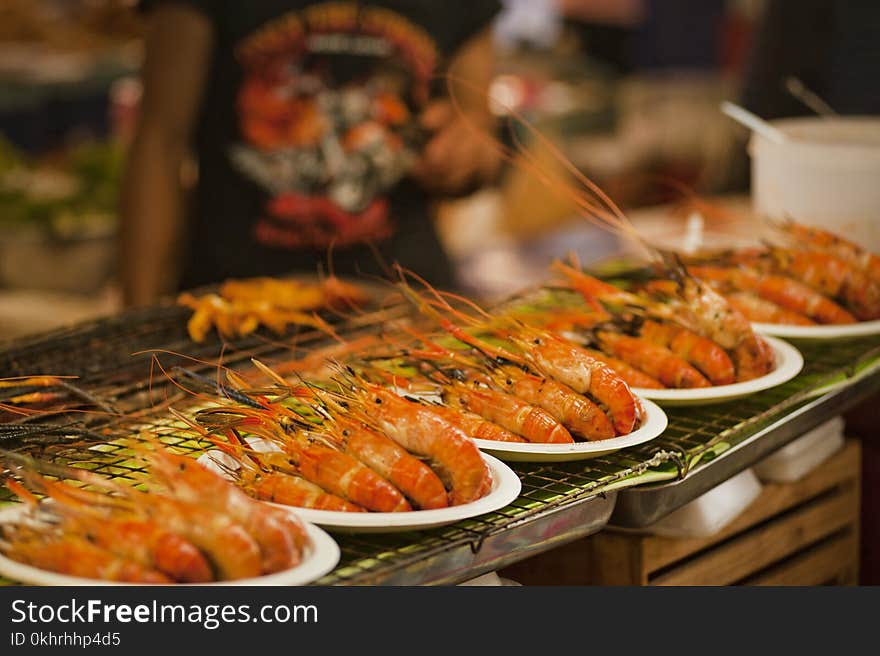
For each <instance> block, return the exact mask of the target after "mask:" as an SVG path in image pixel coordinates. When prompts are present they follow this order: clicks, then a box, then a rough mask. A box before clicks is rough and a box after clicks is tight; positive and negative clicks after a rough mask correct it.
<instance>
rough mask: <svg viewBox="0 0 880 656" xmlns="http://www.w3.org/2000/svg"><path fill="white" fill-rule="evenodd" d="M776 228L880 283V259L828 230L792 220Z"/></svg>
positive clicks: (777, 224) (799, 242)
mask: <svg viewBox="0 0 880 656" xmlns="http://www.w3.org/2000/svg"><path fill="white" fill-rule="evenodd" d="M775 227H776V228H777V229H778V230H780V231H782V232H783V233H785V234H787V235H788V236H789V237H791V238H792V240H794V241H795V242H796V243H798V244H801V245H803V246H807V247H809V248H814V249H817V250H819V251H822V252H825V253H829V254H831V255H834V256H836V257H839V258H840V259H842V260H845V261H847V262H849V263H850V264H852V265H854V266H856V267H858V268H859V269H861V270H862V271H865V272H866V273H867V274H868V275H869V276H870V277H871V279H872V280H873V281H874V282H875V283H876V282H880V257H878V256H876V255H874V254H873V253H871V252H869V251H866V250H865V249H864V248H862V247H861V246H857V245H856V244H854V243H852V242H851V241H847V240H846V239H844V238H843V237H839V236H837V235H835V234H833V233H830V232H828V231H827V230H822V229H821V228H816V227H813V226H806V225H803V224H801V223H797V222H795V221H792V220H787V221H781V222H777V223H776V224H775Z"/></svg>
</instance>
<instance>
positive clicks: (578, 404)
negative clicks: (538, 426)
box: [498, 367, 615, 440]
mask: <svg viewBox="0 0 880 656" xmlns="http://www.w3.org/2000/svg"><path fill="white" fill-rule="evenodd" d="M502 374H503V375H501V376H499V377H498V380H499V381H500V382H501V383H502V384H504V385H506V386H507V387H508V389H510V391H511V393H512V394H513V395H515V396H518V397H519V398H521V399H523V400H524V401H527V402H529V403H532V404H534V405H536V406H538V407H541V408H543V409H544V410H546V411H547V412H549V413H550V414H551V415H552V416H554V417H555V418H556V419H557V420H559V422H560V423H561V424H562V425H563V426H565V427H566V428H567V429H568V430H569V431H571V432H572V433H574V434H575V435H579V436H580V437H582V438H584V439H586V440H604V439H608V438H610V437H614V435H615V431H614V425H613V424H612V423H611V420H610V419H609V418H608V415H606V414H605V412H604V411H603V410H602V408H600V407H599V406H598V405H596V404H595V403H593V402H592V401H591V400H590V399H588V398H587V397H585V396H584V395H583V394H578V393H577V392H575V391H574V390H573V389H571V388H570V387H568V386H566V385H563V384H562V383H559V382H556V381H555V380H552V379H549V378H540V377H538V376H532V375H530V374H526V373H524V372H522V371H520V370H518V369H515V368H513V367H508V368H507V369H506V370H505V371H504V372H502Z"/></svg>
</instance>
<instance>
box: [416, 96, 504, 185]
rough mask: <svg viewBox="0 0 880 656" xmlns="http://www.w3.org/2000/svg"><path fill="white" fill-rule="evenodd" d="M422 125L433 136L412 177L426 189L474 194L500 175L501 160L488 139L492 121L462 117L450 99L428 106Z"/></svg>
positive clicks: (480, 117) (423, 150)
mask: <svg viewBox="0 0 880 656" xmlns="http://www.w3.org/2000/svg"><path fill="white" fill-rule="evenodd" d="M419 124H420V125H421V127H422V128H424V129H425V130H427V131H428V132H429V133H430V134H431V136H430V137H429V138H428V141H427V143H426V144H425V146H424V148H423V149H422V153H421V157H420V158H419V160H418V161H417V162H416V164H415V165H414V167H413V169H412V177H413V178H414V179H415V180H417V181H418V182H419V184H421V185H422V187H424V188H425V189H426V190H428V191H430V192H432V193H436V194H447V195H456V194H462V193H467V192H470V191H473V190H474V189H476V188H477V187H479V186H480V185H483V184H485V183H487V182H489V181H491V180H492V179H494V177H495V176H496V175H497V173H498V170H499V169H500V167H501V157H500V155H499V153H498V149H497V148H494V147H493V146H492V144H491V143H490V141H489V137H488V136H487V137H486V138H483V137H481V136H480V135H479V134H478V133H476V132H475V130H479V131H481V132H484V133H485V134H486V135H490V134H491V130H492V127H491V121H490V120H488V119H487V118H486V117H482V116H476V115H470V116H467V117H464V116H462V115H459V114H458V113H457V112H456V110H455V108H454V107H453V105H452V103H451V102H450V101H448V100H434V101H432V102H430V103H428V105H427V107H425V109H424V111H423V112H422V113H421V115H420V116H419Z"/></svg>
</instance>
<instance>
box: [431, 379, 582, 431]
mask: <svg viewBox="0 0 880 656" xmlns="http://www.w3.org/2000/svg"><path fill="white" fill-rule="evenodd" d="M444 396H445V397H446V399H447V402H448V403H451V404H452V405H454V406H456V407H458V406H461V407H463V408H465V409H466V410H468V411H470V412H473V413H474V414H478V415H480V416H481V417H484V418H485V419H487V420H489V421H491V422H494V423H496V424H498V425H499V426H501V427H502V428H506V429H507V430H509V431H511V432H513V433H516V434H517V435H520V436H522V437H524V438H525V439H526V440H528V441H529V442H539V443H548V444H564V443H570V442H574V438H572V436H571V433H569V432H568V430H567V429H566V428H565V427H564V426H563V425H562V424H561V423H559V421H558V420H557V419H556V418H555V417H554V416H553V415H551V414H550V413H548V412H547V411H546V410H544V409H543V408H540V407H538V406H535V405H532V404H530V403H527V402H526V401H524V400H522V399H521V398H520V397H518V396H514V395H513V394H507V393H505V392H500V391H498V390H494V389H490V388H489V387H485V386H482V385H468V384H465V383H462V382H458V381H456V382H453V383H452V384H451V385H449V386H448V387H447V388H446V389H445V391H444Z"/></svg>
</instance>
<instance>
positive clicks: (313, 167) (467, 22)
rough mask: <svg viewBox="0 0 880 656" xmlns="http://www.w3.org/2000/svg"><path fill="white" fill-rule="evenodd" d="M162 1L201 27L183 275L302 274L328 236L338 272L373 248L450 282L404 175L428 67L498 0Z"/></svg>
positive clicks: (368, 261) (416, 140)
mask: <svg viewBox="0 0 880 656" xmlns="http://www.w3.org/2000/svg"><path fill="white" fill-rule="evenodd" d="M165 1H171V2H178V3H180V4H186V5H189V6H192V7H195V8H197V9H198V10H200V11H201V12H203V13H204V14H205V15H206V16H207V17H208V18H209V19H210V20H211V23H212V25H213V27H214V33H215V34H214V37H215V45H214V55H213V61H212V65H211V71H210V74H209V79H208V83H207V87H206V89H205V93H204V96H203V101H202V109H201V114H200V117H199V121H198V132H197V135H196V140H197V142H196V150H197V154H198V160H199V183H198V189H197V193H196V196H195V199H194V203H195V207H194V208H193V212H192V222H191V225H190V248H189V250H188V253H189V255H188V257H187V264H186V266H185V269H184V275H183V280H182V281H181V286H182V287H192V286H196V285H201V284H205V283H209V282H215V281H218V280H221V279H224V278H228V277H243V276H252V275H278V274H283V273H286V272H291V271H308V272H312V273H314V272H316V271H317V269H318V263H319V262H320V261H322V260H323V259H324V258H325V257H326V255H327V254H328V251H330V250H331V247H332V257H333V265H334V270H335V272H336V273H338V274H353V273H356V272H359V271H360V272H378V271H379V265H378V258H377V256H376V254H375V250H376V249H378V251H379V252H380V253H381V254H382V256H383V257H384V258H385V259H386V260H387V261H398V262H400V263H401V264H403V265H404V266H407V267H410V268H412V269H414V270H415V271H417V272H418V273H420V274H422V275H423V276H425V277H427V278H428V279H429V280H431V281H432V282H433V283H435V284H437V285H450V284H452V276H451V271H450V267H449V263H448V262H447V261H446V258H445V256H444V254H443V252H442V249H441V246H440V244H439V241H438V239H437V235H436V233H435V231H434V227H433V225H432V222H431V220H430V217H429V211H428V204H427V197H426V195H425V193H424V192H423V191H422V190H421V189H419V188H418V187H417V186H416V185H415V183H413V182H412V181H411V180H409V179H408V178H407V177H406V174H407V171H408V169H409V166H410V165H411V164H412V163H413V162H414V161H415V159H416V158H417V157H418V153H419V147H420V143H421V142H422V141H423V139H424V138H425V136H424V135H423V134H421V133H420V131H419V129H418V128H417V127H416V117H417V116H418V113H419V111H420V109H421V107H422V106H423V105H424V104H425V103H426V102H427V101H428V99H429V98H430V97H431V96H432V94H434V93H435V92H437V91H438V90H442V88H443V86H444V85H443V83H442V81H438V77H437V76H438V74H441V73H442V72H443V67H444V65H445V64H446V63H447V61H448V58H449V57H450V56H451V55H452V54H453V53H454V52H455V50H456V49H457V48H459V47H460V46H461V45H462V44H463V43H464V42H465V41H466V40H467V39H468V38H470V37H471V36H473V35H474V34H475V33H476V32H478V31H479V30H480V29H482V28H484V27H487V26H488V23H489V21H490V20H491V18H492V16H493V15H494V13H495V12H496V11H497V8H498V7H497V2H495V1H494V0H469V1H468V2H463V1H452V2H440V1H438V0H377V1H375V2H351V1H345V2H303V1H299V2H297V1H290V0H250V1H248V2H240V1H236V0H165ZM145 4H146V5H150V4H153V5H154V4H157V2H152V3H145ZM368 244H370V245H372V246H370V245H368Z"/></svg>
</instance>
